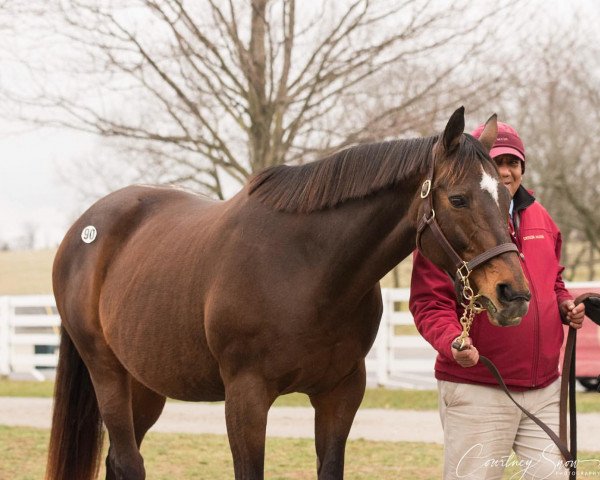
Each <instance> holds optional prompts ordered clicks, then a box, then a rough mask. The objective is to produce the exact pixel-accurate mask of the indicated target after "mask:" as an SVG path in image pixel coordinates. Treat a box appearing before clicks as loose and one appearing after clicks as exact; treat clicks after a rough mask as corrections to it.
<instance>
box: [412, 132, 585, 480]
mask: <svg viewBox="0 0 600 480" xmlns="http://www.w3.org/2000/svg"><path fill="white" fill-rule="evenodd" d="M482 131H483V125H481V126H480V127H478V128H477V129H476V130H475V131H473V132H472V135H473V136H474V137H476V138H479V136H480V135H481V132H482ZM490 156H491V157H492V159H493V160H494V161H495V162H496V165H497V167H498V172H499V176H500V181H501V182H502V183H504V185H505V186H506V187H507V188H508V190H509V191H510V194H511V196H512V202H511V206H510V219H509V224H510V230H511V235H512V239H513V241H514V242H515V244H516V245H517V247H518V248H519V251H520V253H521V260H522V262H521V263H522V267H523V271H524V272H525V275H526V277H527V279H528V281H529V288H530V291H531V296H532V298H531V301H530V304H529V310H528V312H527V314H526V315H525V317H523V320H522V321H521V323H520V324H519V325H518V326H514V327H506V328H501V327H496V326H493V325H491V324H490V322H489V321H488V319H487V316H486V314H485V313H481V314H479V315H477V316H476V318H475V320H474V321H473V324H472V327H471V331H470V337H469V338H468V339H467V342H468V345H469V347H468V348H467V349H466V350H463V351H458V350H456V349H455V348H453V347H452V343H453V342H454V340H455V339H456V338H457V337H458V336H459V335H460V334H461V332H462V328H461V325H460V323H459V318H460V316H461V315H462V311H463V310H462V307H461V306H460V305H459V304H458V303H457V300H456V294H455V290H454V284H453V283H452V281H451V280H450V278H449V277H448V275H447V274H446V273H445V272H444V271H442V270H440V269H439V268H437V267H436V266H435V265H433V264H432V263H431V262H430V261H429V260H427V259H426V258H425V257H424V256H422V255H421V254H420V253H419V252H416V253H415V254H414V262H413V271H412V281H411V291H410V302H409V306H410V310H411V312H412V314H413V316H414V321H415V324H416V326H417V329H418V330H419V332H420V333H421V335H422V336H423V337H424V338H425V339H426V340H427V341H428V342H429V343H430V344H431V345H432V346H433V347H434V348H435V349H436V350H437V352H438V355H437V359H436V363H435V377H436V379H437V380H438V390H439V405H440V416H441V420H442V426H443V428H444V448H445V451H444V477H443V478H444V479H445V480H448V479H454V478H468V479H500V478H502V474H503V471H504V468H505V467H506V466H507V465H519V466H520V467H521V470H522V473H523V475H524V478H559V477H560V478H565V477H566V471H565V469H564V466H563V464H562V458H561V456H560V453H559V452H558V449H557V448H556V447H555V446H554V444H553V443H552V441H551V440H550V439H549V438H548V436H547V435H546V433H544V431H543V430H541V429H540V428H539V427H538V426H537V425H535V424H534V423H533V422H532V421H531V420H530V419H529V418H528V417H526V416H525V415H524V414H521V411H520V410H518V408H517V407H516V406H515V405H514V404H513V403H512V402H511V401H510V399H509V398H508V397H507V396H506V395H505V393H504V392H503V391H502V390H500V388H498V386H497V383H496V380H495V379H494V377H492V375H491V374H490V373H489V371H488V370H487V369H486V368H485V366H483V365H482V364H481V363H478V361H479V354H480V353H481V354H482V355H485V356H486V357H488V358H490V359H491V360H492V361H493V362H494V363H495V364H496V366H497V367H498V369H499V371H500V373H501V375H502V377H503V378H504V380H505V382H506V384H507V386H508V388H509V389H511V391H512V392H513V395H514V396H515V397H516V400H517V401H519V403H521V405H523V406H524V407H525V408H526V409H528V410H530V411H531V412H533V413H534V414H535V415H537V416H538V417H539V418H540V419H541V420H542V421H544V422H546V423H547V424H548V425H549V426H550V427H551V428H552V429H553V430H556V431H558V416H559V413H558V411H559V393H560V380H559V379H558V377H559V372H558V363H559V355H560V348H561V345H562V341H563V322H564V323H569V324H570V325H572V326H573V327H575V328H580V327H581V323H582V322H583V318H584V306H583V304H580V305H578V306H577V307H575V305H574V303H573V299H572V297H571V295H570V294H569V292H568V291H567V290H566V288H565V285H564V283H563V280H562V277H561V273H562V271H563V267H562V266H561V265H560V263H559V262H560V251H561V244H562V241H561V235H560V231H559V229H558V227H557V226H556V224H555V223H554V221H553V220H552V218H551V217H550V215H549V214H548V212H547V211H546V209H545V208H544V207H543V206H542V205H541V204H540V203H539V202H537V201H536V200H535V198H534V196H533V195H532V193H531V192H528V191H527V190H526V189H525V188H524V187H523V186H522V185H521V180H522V175H523V173H524V172H525V147H524V145H523V142H522V141H521V139H520V137H519V135H518V134H517V132H516V130H515V129H514V128H512V127H511V126H509V125H507V124H505V123H501V122H498V137H497V140H496V143H495V144H494V146H493V147H492V149H491V151H490ZM513 451H514V454H513V453H512V452H513ZM515 454H516V455H515Z"/></svg>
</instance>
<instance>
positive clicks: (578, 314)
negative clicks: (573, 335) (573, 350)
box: [560, 300, 585, 328]
mask: <svg viewBox="0 0 600 480" xmlns="http://www.w3.org/2000/svg"><path fill="white" fill-rule="evenodd" d="M560 311H561V313H562V315H563V318H564V319H565V320H566V321H567V322H569V325H570V326H571V327H573V328H581V327H582V326H583V319H584V318H585V305H584V304H583V302H582V303H580V304H579V305H577V306H575V302H573V300H565V301H564V302H562V303H561V304H560Z"/></svg>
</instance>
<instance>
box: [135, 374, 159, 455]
mask: <svg viewBox="0 0 600 480" xmlns="http://www.w3.org/2000/svg"><path fill="white" fill-rule="evenodd" d="M131 388H132V396H133V426H134V430H135V441H136V443H137V446H138V448H139V447H140V445H141V444H142V440H143V439H144V435H146V432H147V431H148V430H149V429H150V427H152V425H154V424H155V423H156V421H157V420H158V417H160V414H161V413H162V411H163V408H164V406H165V400H166V397H163V396H162V395H159V394H158V393H156V392H154V391H153V390H150V389H149V388H147V387H145V386H144V385H142V384H141V383H139V382H138V381H136V380H134V379H132V380H131Z"/></svg>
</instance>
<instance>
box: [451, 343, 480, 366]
mask: <svg viewBox="0 0 600 480" xmlns="http://www.w3.org/2000/svg"><path fill="white" fill-rule="evenodd" d="M454 341H455V340H454ZM454 341H453V342H452V343H454ZM465 343H466V348H465V349H464V350H457V349H456V348H454V346H452V347H451V349H452V356H453V357H454V360H456V363H458V364H459V365H460V366H461V367H465V368H467V367H472V366H473V365H477V362H479V352H478V351H477V349H476V348H475V347H474V346H473V342H472V341H471V337H467V338H466V339H465Z"/></svg>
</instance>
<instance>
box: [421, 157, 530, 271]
mask: <svg viewBox="0 0 600 480" xmlns="http://www.w3.org/2000/svg"><path fill="white" fill-rule="evenodd" d="M434 169H435V153H433V152H432V159H431V164H430V166H429V171H428V173H427V178H426V179H425V181H424V182H423V185H422V186H421V198H422V199H423V202H424V203H425V207H426V208H425V213H424V214H423V216H422V217H421V219H420V220H419V224H418V225H417V248H418V249H419V251H421V252H422V251H423V249H422V248H421V235H422V234H423V232H424V231H425V229H426V228H427V227H429V229H430V230H431V233H433V236H434V237H435V239H436V240H437V242H438V243H439V245H440V246H441V247H442V248H443V249H444V251H445V252H446V254H447V255H448V257H450V260H452V263H453V264H454V267H455V268H456V275H455V280H459V279H462V278H465V277H468V275H469V274H470V273H471V271H472V270H473V269H475V268H477V267H478V266H479V265H481V264H483V263H485V262H487V261H488V260H490V259H492V258H494V257H497V256H498V255H501V254H503V253H506V252H516V253H519V249H518V248H517V246H516V245H515V244H514V243H512V242H509V243H501V244H500V245H496V246H495V247H492V248H490V249H488V250H486V251H485V252H483V253H481V254H479V255H477V256H476V257H475V258H473V259H471V260H469V261H468V262H465V261H464V260H463V259H462V258H461V256H460V255H459V254H458V253H456V250H454V247H452V245H451V244H450V242H449V241H448V239H447V238H446V235H444V232H443V231H442V229H441V228H440V225H439V224H438V222H437V220H436V219H435V210H434V209H433V195H432V194H431V190H432V186H433V173H434Z"/></svg>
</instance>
